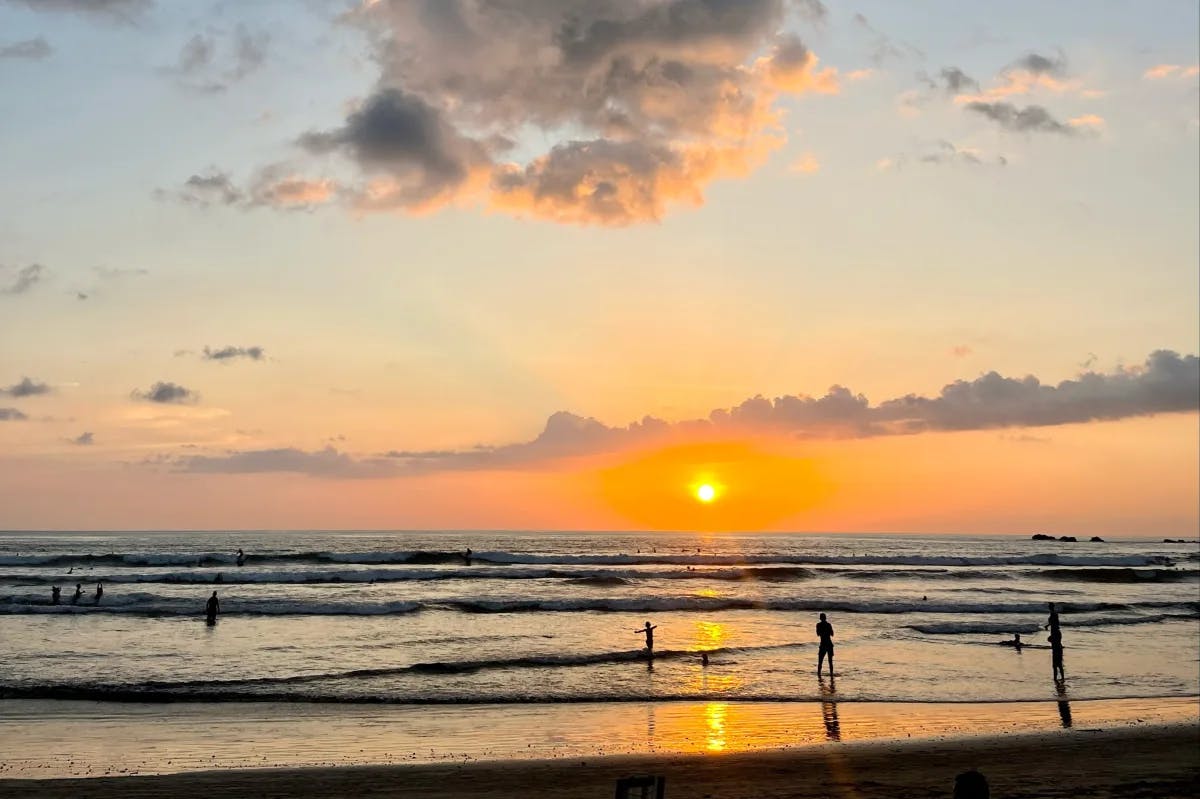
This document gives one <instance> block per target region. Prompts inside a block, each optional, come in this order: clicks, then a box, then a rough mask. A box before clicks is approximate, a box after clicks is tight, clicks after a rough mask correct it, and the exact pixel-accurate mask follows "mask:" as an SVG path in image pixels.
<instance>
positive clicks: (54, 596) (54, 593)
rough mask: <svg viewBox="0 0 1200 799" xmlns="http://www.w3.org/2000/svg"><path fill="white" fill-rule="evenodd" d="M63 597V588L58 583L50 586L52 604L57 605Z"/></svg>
mask: <svg viewBox="0 0 1200 799" xmlns="http://www.w3.org/2000/svg"><path fill="white" fill-rule="evenodd" d="M61 597H62V589H61V588H59V587H58V586H57V585H52V586H50V604H51V605H57V604H58V600H59V599H60V598H61Z"/></svg>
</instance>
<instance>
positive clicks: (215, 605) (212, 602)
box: [204, 591, 221, 627]
mask: <svg viewBox="0 0 1200 799" xmlns="http://www.w3.org/2000/svg"><path fill="white" fill-rule="evenodd" d="M220 612H221V600H219V599H217V592H216V591H213V592H212V596H210V597H209V598H208V602H207V604H205V606H204V617H205V621H206V622H207V623H208V625H209V626H210V627H211V626H212V625H214V624H216V623H217V614H218V613H220Z"/></svg>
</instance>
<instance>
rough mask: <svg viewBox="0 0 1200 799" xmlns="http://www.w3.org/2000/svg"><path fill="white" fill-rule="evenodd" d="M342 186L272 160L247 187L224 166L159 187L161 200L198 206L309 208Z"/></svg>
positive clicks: (327, 199) (324, 200)
mask: <svg viewBox="0 0 1200 799" xmlns="http://www.w3.org/2000/svg"><path fill="white" fill-rule="evenodd" d="M339 191H340V187H339V186H338V185H337V183H335V182H334V181H332V180H325V179H310V178H305V177H302V176H299V175H295V174H291V173H290V172H289V171H288V170H287V167H286V166H285V165H282V164H272V165H270V166H266V167H263V168H262V169H260V170H258V172H257V173H256V174H255V176H254V178H253V179H252V181H251V183H250V185H249V186H248V187H247V188H245V189H243V188H242V187H240V186H238V185H237V184H236V183H235V182H234V180H233V177H232V176H231V175H230V174H229V173H228V172H225V171H223V170H219V169H216V168H211V169H209V170H207V171H206V172H204V173H202V174H195V175H192V176H191V177H189V178H188V179H187V180H186V181H184V184H183V186H182V188H180V189H179V190H178V191H167V190H164V189H158V190H156V191H155V192H154V195H155V197H157V198H158V199H160V200H177V201H178V202H182V203H184V204H185V205H192V206H196V207H198V208H209V207H212V206H220V205H223V206H235V207H239V208H247V209H248V208H257V207H260V206H270V207H274V208H280V209H285V210H307V209H311V208H314V207H316V206H319V205H322V204H324V203H326V202H328V201H329V200H331V199H333V197H334V196H335V195H337V194H338V193H339Z"/></svg>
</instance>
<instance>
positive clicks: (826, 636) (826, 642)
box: [817, 613, 833, 677]
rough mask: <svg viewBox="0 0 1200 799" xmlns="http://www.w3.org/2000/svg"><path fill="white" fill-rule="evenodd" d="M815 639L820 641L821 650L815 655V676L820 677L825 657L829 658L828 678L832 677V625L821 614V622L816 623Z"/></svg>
mask: <svg viewBox="0 0 1200 799" xmlns="http://www.w3.org/2000/svg"><path fill="white" fill-rule="evenodd" d="M817 637H818V638H820V639H821V648H820V651H819V652H818V654H817V676H818V677H820V676H821V666H822V665H823V664H824V662H825V656H826V655H828V656H829V676H830V677H832V676H833V625H832V624H830V623H829V622H828V621H826V619H825V614H824V613H822V614H821V620H820V621H819V622H817Z"/></svg>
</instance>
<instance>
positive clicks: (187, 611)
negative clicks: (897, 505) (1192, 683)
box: [0, 591, 1200, 616]
mask: <svg viewBox="0 0 1200 799" xmlns="http://www.w3.org/2000/svg"><path fill="white" fill-rule="evenodd" d="M204 600H205V597H203V596H200V597H197V598H196V599H191V598H186V597H166V596H160V595H157V594H151V593H144V592H134V593H129V594H124V593H121V592H119V591H110V592H109V593H108V594H106V595H105V597H104V600H103V602H102V603H101V604H100V605H94V604H91V603H92V599H91V597H90V596H85V597H84V598H83V600H82V601H81V603H80V604H79V605H71V604H63V605H52V604H50V601H49V599H48V598H47V597H45V596H44V595H42V594H37V595H33V594H16V595H10V596H0V614H12V615H21V614H38V613H126V614H132V615H145V616H193V615H201V614H202V610H203V605H204ZM1059 608H1060V610H1061V611H1062V612H1064V613H1096V612H1102V611H1131V610H1138V609H1142V610H1149V609H1172V610H1182V611H1187V612H1193V613H1195V612H1198V611H1200V602H1167V601H1164V602H1158V601H1152V602H1134V603H1119V602H1062V603H1059ZM424 610H449V611H455V612H459V613H572V612H594V613H637V614H645V613H663V612H672V611H677V612H678V611H682V612H688V611H693V612H715V611H726V610H762V611H779V612H800V611H814V612H815V611H825V612H843V613H874V614H905V613H919V614H923V615H928V614H982V615H991V614H1030V615H1035V616H1040V615H1041V614H1043V613H1044V612H1045V604H1044V603H1043V602H1040V601H1037V602H946V601H936V600H935V601H922V600H916V601H914V600H908V599H880V600H847V599H828V598H822V597H817V596H814V597H804V598H789V599H769V598H752V597H720V596H716V597H714V596H700V595H687V596H635V597H576V598H570V599H530V598H528V597H508V598H505V597H500V598H484V597H471V598H457V599H455V598H447V599H414V600H404V601H389V602H369V601H363V600H357V601H356V600H347V601H304V600H287V599H270V598H236V599H234V598H230V599H226V600H225V601H224V602H223V603H222V608H221V611H222V615H223V616H241V615H266V616H382V615H404V614H409V613H416V612H419V611H424Z"/></svg>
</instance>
